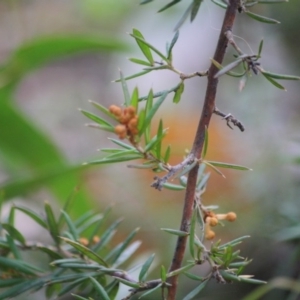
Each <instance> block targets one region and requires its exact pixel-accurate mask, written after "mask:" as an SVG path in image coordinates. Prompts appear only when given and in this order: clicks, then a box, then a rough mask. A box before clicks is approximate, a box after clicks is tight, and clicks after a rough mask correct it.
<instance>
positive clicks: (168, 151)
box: [164, 145, 171, 163]
mask: <svg viewBox="0 0 300 300" xmlns="http://www.w3.org/2000/svg"><path fill="white" fill-rule="evenodd" d="M170 156H171V147H170V145H168V147H167V150H166V153H165V156H164V162H165V163H168V161H169V159H170Z"/></svg>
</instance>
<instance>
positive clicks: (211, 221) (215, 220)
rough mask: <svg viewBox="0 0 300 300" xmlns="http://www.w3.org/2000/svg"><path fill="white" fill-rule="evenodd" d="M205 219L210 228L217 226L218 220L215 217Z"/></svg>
mask: <svg viewBox="0 0 300 300" xmlns="http://www.w3.org/2000/svg"><path fill="white" fill-rule="evenodd" d="M207 219H209V221H207V222H209V225H210V226H216V225H217V224H218V222H219V221H218V219H217V218H216V217H208V218H207Z"/></svg>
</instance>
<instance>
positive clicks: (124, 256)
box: [114, 241, 142, 267]
mask: <svg viewBox="0 0 300 300" xmlns="http://www.w3.org/2000/svg"><path fill="white" fill-rule="evenodd" d="M141 244H142V242H141V241H134V242H133V243H132V244H130V245H129V246H128V247H126V248H125V249H124V250H123V251H122V253H121V255H120V256H119V257H118V259H117V260H116V262H115V263H114V267H118V266H120V265H122V264H123V263H124V262H125V261H126V260H128V259H129V258H131V257H132V255H133V254H134V253H135V252H136V250H137V249H138V248H139V247H140V246H141Z"/></svg>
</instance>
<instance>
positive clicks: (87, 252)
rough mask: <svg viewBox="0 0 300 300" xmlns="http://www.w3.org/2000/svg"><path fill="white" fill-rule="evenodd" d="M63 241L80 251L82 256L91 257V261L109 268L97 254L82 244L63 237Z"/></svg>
mask: <svg viewBox="0 0 300 300" xmlns="http://www.w3.org/2000/svg"><path fill="white" fill-rule="evenodd" d="M61 239H62V240H63V241H65V242H66V243H68V244H70V245H71V246H72V247H74V248H75V249H76V250H78V251H79V253H80V254H83V255H85V256H87V257H89V258H90V259H91V260H93V261H95V262H97V263H99V264H100V265H102V266H105V267H108V265H107V263H106V262H105V261H104V260H103V259H102V258H101V257H100V256H99V255H98V254H97V253H95V252H93V251H92V250H90V249H89V248H87V247H85V246H83V245H81V244H80V243H77V242H74V241H72V240H70V239H67V238H64V237H61Z"/></svg>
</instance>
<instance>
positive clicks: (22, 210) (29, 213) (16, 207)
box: [15, 206, 48, 228]
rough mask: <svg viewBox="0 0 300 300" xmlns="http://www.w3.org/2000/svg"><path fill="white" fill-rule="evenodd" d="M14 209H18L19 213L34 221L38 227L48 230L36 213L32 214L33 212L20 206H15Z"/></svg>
mask: <svg viewBox="0 0 300 300" xmlns="http://www.w3.org/2000/svg"><path fill="white" fill-rule="evenodd" d="M15 209H18V210H19V211H21V212H23V213H24V214H26V215H27V216H29V217H30V218H31V219H32V220H34V221H35V222H37V223H38V224H39V225H41V226H42V227H44V228H48V226H47V223H46V222H45V220H44V219H43V218H42V217H41V216H39V215H38V214H37V213H36V212H34V211H33V210H31V209H29V208H26V207H22V206H15Z"/></svg>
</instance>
